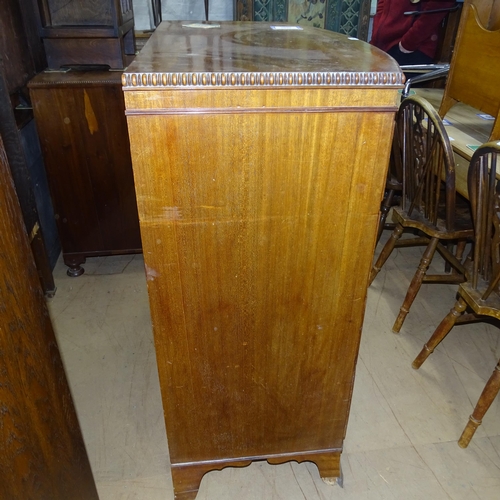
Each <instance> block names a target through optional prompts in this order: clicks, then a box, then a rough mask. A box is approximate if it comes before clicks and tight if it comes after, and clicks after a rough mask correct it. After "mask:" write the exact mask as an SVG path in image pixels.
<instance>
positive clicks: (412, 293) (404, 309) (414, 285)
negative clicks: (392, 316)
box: [392, 238, 439, 333]
mask: <svg viewBox="0 0 500 500" xmlns="http://www.w3.org/2000/svg"><path fill="white" fill-rule="evenodd" d="M438 243H439V240H438V239H437V238H432V239H431V241H430V243H429V244H428V245H427V248H426V249H425V252H424V254H423V255H422V258H421V259H420V264H419V265H418V268H417V271H416V272H415V275H414V276H413V279H412V280H411V283H410V286H409V287H408V291H407V292H406V297H405V300H404V302H403V305H402V306H401V309H400V310H399V314H398V317H397V318H396V321H395V322H394V326H393V327H392V331H393V332H394V333H399V331H400V330H401V327H402V326H403V323H404V320H405V318H406V316H407V315H408V313H409V312H410V307H411V305H412V304H413V301H414V300H415V297H416V296H417V293H418V291H419V290H420V287H421V286H422V281H423V280H424V276H425V273H426V272H427V269H428V268H429V265H430V263H431V260H432V257H433V256H434V253H435V252H436V248H437V245H438Z"/></svg>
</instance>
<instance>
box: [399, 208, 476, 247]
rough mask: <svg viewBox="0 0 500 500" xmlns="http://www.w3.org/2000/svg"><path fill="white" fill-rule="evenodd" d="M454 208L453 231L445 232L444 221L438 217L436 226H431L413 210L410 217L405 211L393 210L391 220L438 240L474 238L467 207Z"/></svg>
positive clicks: (401, 209) (400, 209)
mask: <svg viewBox="0 0 500 500" xmlns="http://www.w3.org/2000/svg"><path fill="white" fill-rule="evenodd" d="M456 208H457V210H456V214H455V227H454V229H453V231H448V230H447V228H446V221H445V220H444V219H443V218H441V217H438V219H437V222H436V224H434V225H432V224H430V223H429V220H428V219H426V218H425V217H424V216H423V215H422V214H421V212H419V211H416V210H414V211H413V212H412V214H411V215H408V212H407V210H405V209H403V208H401V207H394V208H393V213H392V220H393V222H395V223H396V224H398V223H399V224H401V225H402V226H403V227H406V228H414V229H418V230H420V231H423V232H425V233H426V234H427V235H428V236H430V237H431V238H439V239H440V240H456V239H468V238H472V237H473V236H474V229H473V226H472V220H471V217H470V211H469V207H468V206H467V205H465V204H461V203H460V204H458V203H457V207H456Z"/></svg>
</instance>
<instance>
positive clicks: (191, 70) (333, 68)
mask: <svg viewBox="0 0 500 500" xmlns="http://www.w3.org/2000/svg"><path fill="white" fill-rule="evenodd" d="M402 82H403V74H402V73H401V71H400V69H399V66H398V65H397V63H396V62H395V61H394V60H393V59H392V58H391V57H389V56H388V55H387V54H385V53H384V52H382V51H380V50H379V49H377V48H375V47H373V46H371V45H369V44H367V43H366V42H363V41H360V40H357V39H353V38H349V37H347V36H345V35H341V34H339V33H334V32H331V31H328V30H323V29H319V28H312V27H306V26H304V27H299V26H294V25H287V24H284V23H263V22H219V23H215V22H210V23H190V22H181V21H175V22H163V23H161V24H160V26H159V27H158V28H157V29H156V31H155V33H154V34H153V35H152V36H151V38H150V40H149V41H148V43H147V44H146V45H145V46H144V48H143V49H142V51H141V52H140V54H139V55H138V56H137V57H136V59H135V60H134V62H133V63H132V64H131V65H130V66H129V68H128V69H127V70H126V71H125V73H124V75H123V77H122V83H123V85H124V88H125V89H127V88H135V87H141V88H148V87H150V88H157V87H192V86H194V87H196V86H249V85H250V86H274V87H275V86H318V85H319V86H369V87H373V86H376V87H378V86H397V87H400V86H401V84H402Z"/></svg>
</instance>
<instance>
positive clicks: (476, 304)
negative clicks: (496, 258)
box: [459, 279, 500, 319]
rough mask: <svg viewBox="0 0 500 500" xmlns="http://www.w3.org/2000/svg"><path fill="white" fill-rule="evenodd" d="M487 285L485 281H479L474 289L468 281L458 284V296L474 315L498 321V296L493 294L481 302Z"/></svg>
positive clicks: (499, 308)
mask: <svg viewBox="0 0 500 500" xmlns="http://www.w3.org/2000/svg"><path fill="white" fill-rule="evenodd" d="M488 285H489V283H488V282H487V281H484V280H483V279H480V280H479V283H478V285H477V288H475V289H474V288H473V287H472V284H471V283H470V281H466V282H465V283H461V284H460V287H459V294H460V295H461V296H462V297H463V298H464V300H465V302H467V304H468V305H469V307H470V308H471V309H472V310H473V311H474V312H475V313H476V314H479V315H482V316H490V317H493V318H497V319H500V296H499V295H498V294H497V293H495V292H493V293H492V294H491V295H490V296H489V297H488V298H487V299H486V300H481V297H482V296H483V294H484V292H485V291H486V290H487V289H488Z"/></svg>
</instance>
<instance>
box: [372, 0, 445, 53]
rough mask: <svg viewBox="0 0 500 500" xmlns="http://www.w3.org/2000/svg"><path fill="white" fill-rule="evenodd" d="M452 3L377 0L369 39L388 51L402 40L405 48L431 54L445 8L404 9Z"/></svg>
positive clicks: (373, 43) (434, 47)
mask: <svg viewBox="0 0 500 500" xmlns="http://www.w3.org/2000/svg"><path fill="white" fill-rule="evenodd" d="M454 5H455V1H454V0H452V1H450V0H421V1H420V3H417V4H413V3H411V2H410V0H378V2H377V11H376V14H375V17H374V19H373V32H372V39H371V41H370V43H371V44H372V45H375V46H376V47H378V48H379V49H382V50H383V51H386V52H387V51H388V50H389V49H391V48H392V47H394V45H396V44H398V43H399V42H401V45H402V46H403V48H404V49H406V50H411V51H415V50H419V51H420V52H423V53H424V54H426V55H428V56H429V57H431V58H434V57H435V55H436V49H437V45H438V41H439V27H440V25H441V22H442V21H443V19H444V18H445V17H446V15H447V12H439V13H436V14H422V15H419V16H405V15H404V12H408V11H415V10H421V11H425V10H433V9H444V8H449V7H453V6H454Z"/></svg>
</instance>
